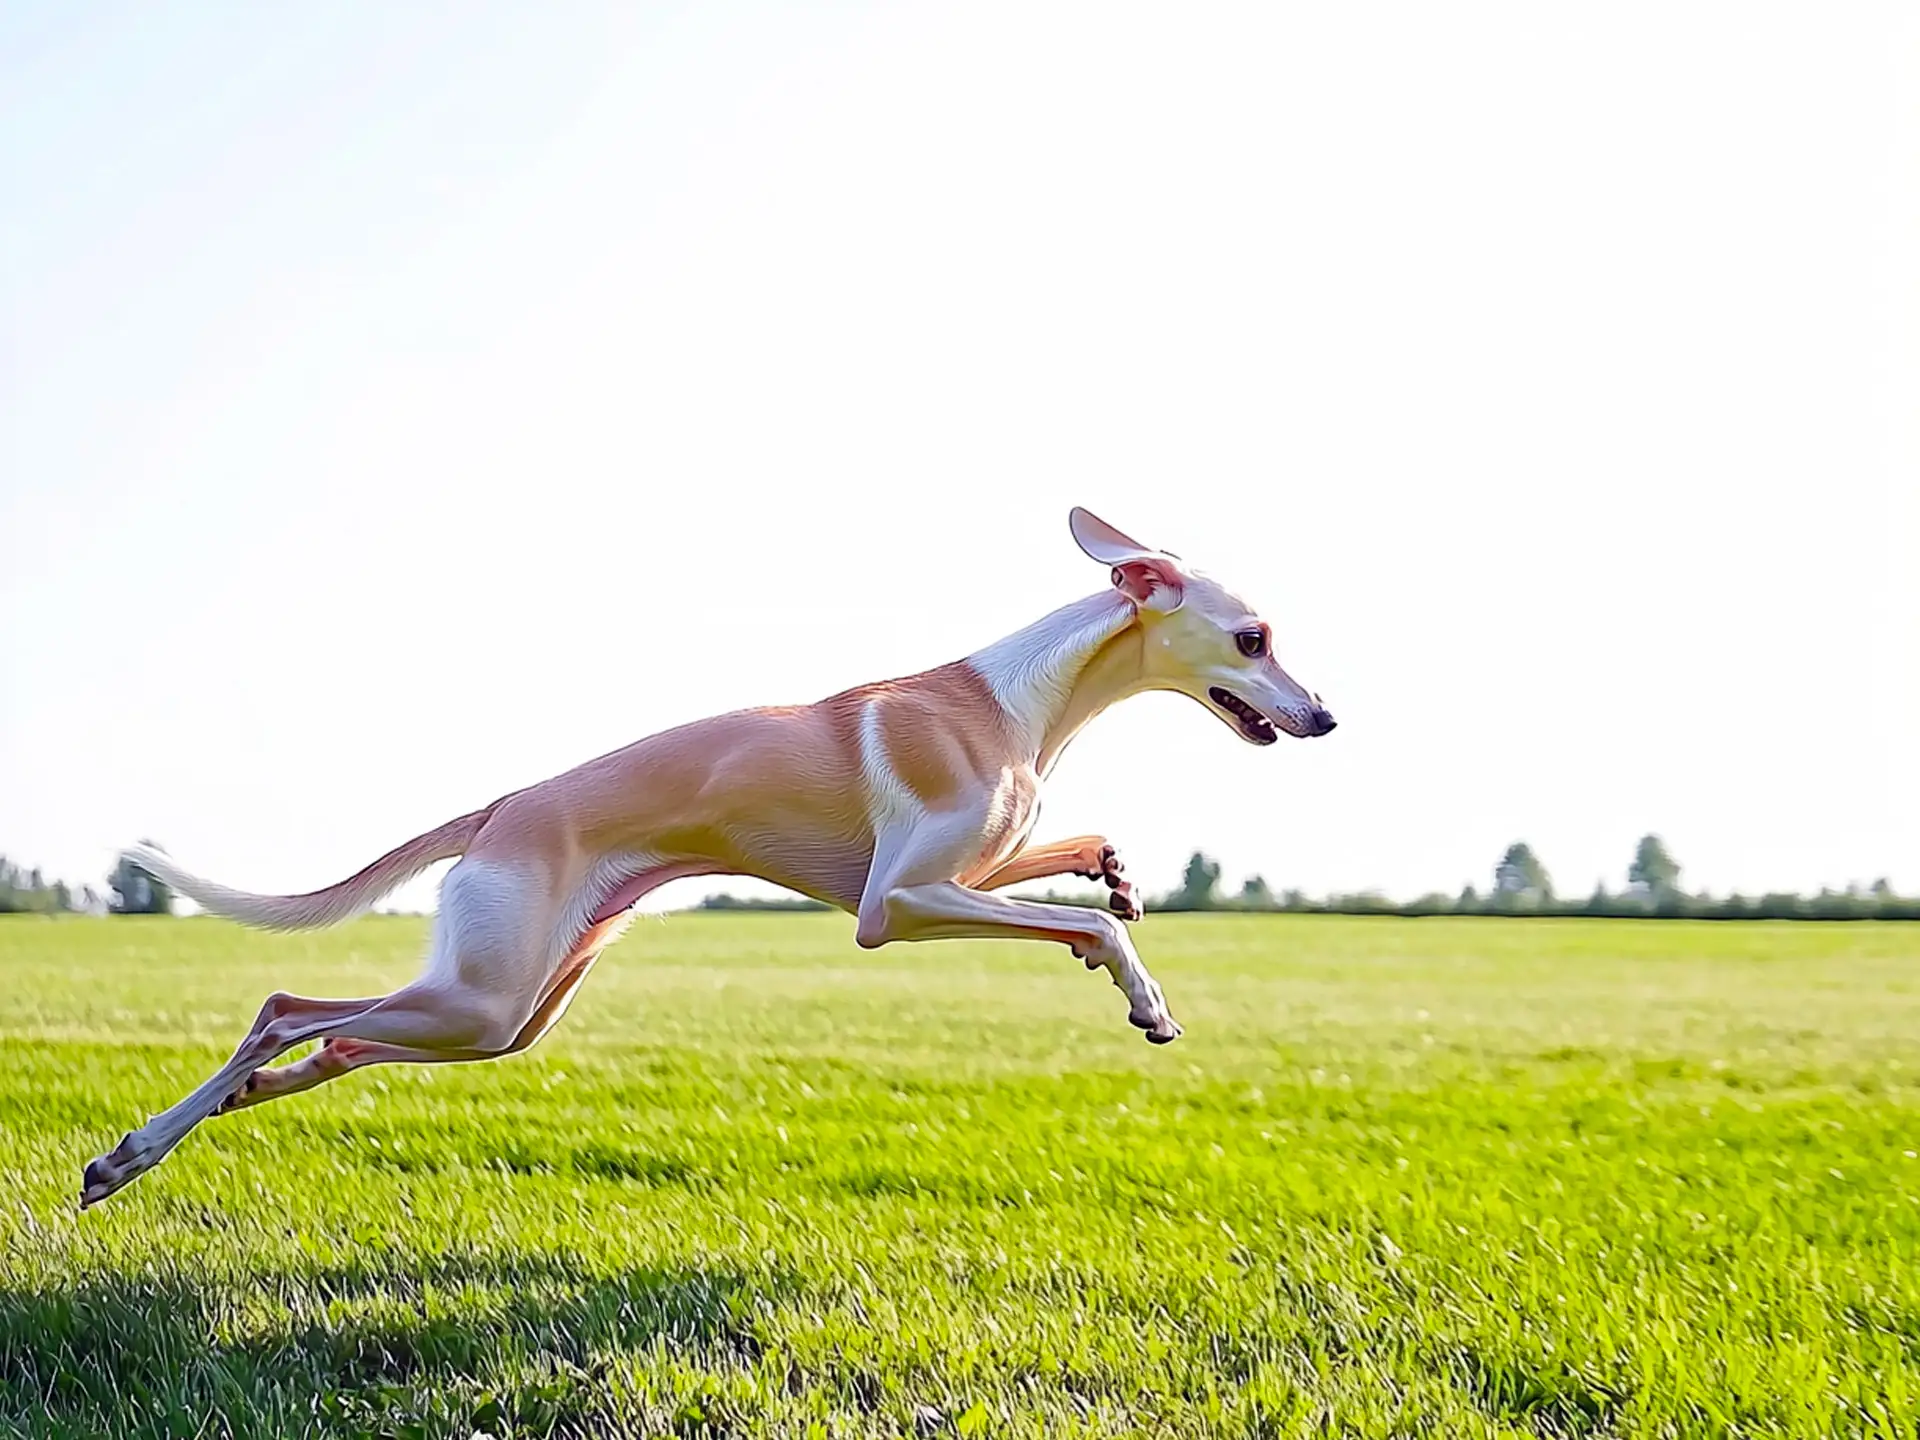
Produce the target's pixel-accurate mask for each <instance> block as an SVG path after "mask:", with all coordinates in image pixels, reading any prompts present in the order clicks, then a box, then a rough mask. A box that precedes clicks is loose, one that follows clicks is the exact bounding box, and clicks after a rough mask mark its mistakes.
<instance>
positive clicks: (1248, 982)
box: [0, 915, 1920, 1440]
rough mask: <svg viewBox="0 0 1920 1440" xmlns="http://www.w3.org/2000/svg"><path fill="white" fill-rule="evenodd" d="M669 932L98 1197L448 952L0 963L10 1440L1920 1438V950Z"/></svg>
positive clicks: (0, 1211)
mask: <svg viewBox="0 0 1920 1440" xmlns="http://www.w3.org/2000/svg"><path fill="white" fill-rule="evenodd" d="M1135 934H1136V936H1137V938H1138V939H1139V942H1140V944H1141V947H1142V949H1143V952H1144V954H1145V955H1146V958H1147V960H1148V963H1149V965H1150V966H1152V967H1153V969H1154V970H1155V971H1156V973H1157V974H1158V975H1159V977H1160V979H1161V981H1162V983H1163V984H1164V985H1165V986H1166V989H1167V992H1168V995H1169V998H1170V999H1171V1001H1172V1004H1173V1008H1174V1012H1175V1014H1176V1015H1178V1016H1179V1018H1180V1019H1181V1021H1182V1022H1183V1023H1184V1024H1185V1026H1186V1027H1187V1035H1186V1038H1185V1039H1183V1040H1182V1041H1181V1042H1180V1043H1179V1044H1177V1045H1174V1046H1171V1047H1168V1048H1165V1049H1157V1048H1154V1047H1151V1046H1149V1045H1147V1044H1145V1043H1144V1042H1143V1041H1142V1040H1141V1039H1140V1037H1139V1036H1138V1035H1137V1034H1136V1033H1135V1032H1134V1031H1132V1030H1131V1029H1129V1028H1128V1026H1127V1025H1126V1023H1125V1004H1124V1002H1123V1000H1122V999H1121V997H1120V996H1119V994H1118V992H1116V991H1114V990H1113V989H1111V988H1109V987H1108V986H1107V984H1106V983H1105V981H1104V979H1103V978H1100V977H1095V976H1090V975H1088V974H1086V973H1085V972H1084V971H1082V970H1081V968H1080V967H1079V966H1078V965H1077V964H1076V963H1075V962H1074V961H1072V960H1071V959H1070V958H1069V957H1066V956H1065V955H1063V954H1059V953H1056V952H1053V951H1051V950H1049V949H1045V948H1040V947H1022V946H1015V945H987V944H978V945H973V944H942V945H923V946H896V947H893V948H890V949H886V950H882V951H879V952H875V953H872V954H867V953H863V952H861V951H859V950H857V949H856V948H855V947H854V946H853V944H852V943H851V927H850V922H848V921H846V920H845V919H844V918H842V917H839V916H797V917H796V916H734V917H726V918H720V917H711V916H698V915H689V916H680V917H675V918H672V919H670V920H665V921H653V920H648V921H643V922H642V923H641V924H640V925H638V926H636V928H635V930H634V931H633V932H632V933H631V934H630V935H629V937H628V938H627V939H626V940H624V941H623V942H621V944H620V945H619V946H618V947H617V948H616V949H615V950H614V951H613V952H611V954H610V955H609V957H608V959H607V960H606V961H604V962H603V963H602V966H601V969H600V971H599V973H596V974H595V975H594V976H593V977H592V979H591V980H590V981H589V982H588V984H587V986H586V988H585V990H584V992H583V994H582V997H581V999H580V1002H579V1003H578V1004H577V1005H576V1006H575V1007H574V1010H573V1012H572V1013H571V1014H570V1015H569V1016H568V1018H567V1019H566V1021H565V1022H564V1023H563V1024H562V1026H561V1028H560V1029H559V1030H558V1031H557V1032H556V1033H555V1034H554V1035H553V1036H552V1037H550V1038H549V1040H548V1041H547V1042H545V1043H544V1044H543V1045H542V1046H541V1047H540V1048H539V1049H538V1050H536V1051H535V1052H533V1053H531V1054H529V1055H525V1056H521V1057H517V1058H514V1059H511V1060H507V1061H503V1062H500V1063H495V1064H482V1065H461V1066H444V1067H430V1068H420V1067H408V1068H400V1067H390V1068H386V1069H382V1070H373V1071H367V1072H363V1073H361V1074H359V1075H356V1076H353V1077H350V1078H349V1079H346V1080H344V1081H341V1082H339V1083H337V1084H335V1085H333V1086H331V1087H328V1088H326V1089H324V1090H321V1091H317V1092H314V1093H312V1094H308V1095H303V1096H299V1097H295V1098H292V1099H289V1100H285V1101H282V1102H277V1103H274V1104H270V1105H265V1106H262V1107H260V1108H258V1109H255V1110H250V1111H247V1112H245V1113H243V1114H241V1115H238V1116H234V1117H229V1118H226V1119H220V1120H215V1121H212V1122H210V1123H209V1124H207V1125H206V1126H205V1127H203V1128H202V1129H201V1130H200V1131H199V1132H197V1133H196V1134H194V1135H193V1136H191V1137H190V1138H189V1139H188V1140H187V1142H186V1143H185V1144H184V1145H183V1146H182V1147H181V1148H180V1150H178V1151H177V1152H176V1153H175V1154H174V1156H173V1157H172V1158H171V1159H170V1160H168V1161H167V1162H166V1164H164V1165H163V1166H162V1167H160V1169H158V1170H157V1171H155V1172H154V1173H153V1174H151V1175H149V1176H148V1177H147V1178H146V1179H144V1180H143V1181H141V1182H140V1183H139V1184H137V1185H135V1186H134V1187H132V1188H131V1189H129V1190H127V1191H125V1192H123V1193H122V1194H120V1195H119V1196H116V1197H115V1198H114V1199H113V1200H111V1201H109V1202H108V1203H107V1204H106V1205H104V1206H102V1207H101V1208H99V1209H97V1210H94V1211H92V1212H89V1213H88V1214H86V1215H84V1216H83V1215H79V1214H77V1213H76V1212H75V1208H74V1194H75V1191H76V1189H77V1184H78V1180H79V1174H80V1168H81V1166H82V1164H83V1163H84V1161H85V1160H86V1159H87V1158H88V1157H90V1156H91V1155H93V1154H94V1153H95V1152H96V1151H98V1150H101V1149H104V1148H106V1147H107V1146H108V1145H110V1144H111V1143H112V1142H113V1141H115V1140H117V1139H118V1138H119V1136H120V1134H121V1132H122V1131H123V1130H125V1129H127V1128H129V1126H131V1125H133V1124H136V1123H138V1122H139V1121H140V1120H141V1119H142V1118H143V1117H144V1116H145V1115H146V1114H147V1113H148V1112H149V1111H152V1110H157V1109H160V1108H162V1107H163V1106H164V1105H166V1104H169V1103H171V1102H172V1101H173V1100H174V1099H176V1098H178V1096H179V1095H180V1094H182V1093H184V1092H185V1091H186V1090H187V1089H188V1088H190V1087H191V1086H192V1085H193V1084H194V1083H196V1082H197V1081H198V1080H200V1079H201V1078H203V1077H204V1075H205V1074H206V1073H207V1072H208V1071H210V1070H211V1069H212V1068H213V1066H214V1065H215V1064H217V1063H218V1061H219V1060H221V1059H222V1058H224V1056H225V1054H226V1052H227V1051H228V1050H229V1049H230V1048H231V1046H232V1044H233V1042H234V1040H235V1039H236V1038H237V1036H238V1035H239V1033H240V1032H241V1030H242V1029H244V1027H245V1026H246V1024H247V1023H248V1021H249V1020H250V1019H251V1018H252V1015H253V1013H254V1010H255V1009H256V1008H257V1006H258V1004H259V1001H260V1000H261V998H262V997H263V996H264V995H265V994H266V993H267V991H269V990H270V989H273V988H276V987H284V988H288V989H292V990H297V991H301V992H304V993H310V994H356V993H369V992H378V991H380V990H383V989H385V988H388V987H390V986H391V985H393V984H394V983H396V982H398V981H399V980H401V979H403V978H405V977H406V976H407V975H409V974H410V973H411V968H412V966H413V963H414V961H415V959H416V957H417V956H418V954H419V953H420V951H421V948H422V939H423V927H422V925H421V923H420V922H418V921H411V920H401V919H374V920H367V921H363V922H360V923H357V924H355V925H352V926H349V927H347V928H345V929H342V930H339V931H336V932H331V933H326V934H322V935H318V936H302V937H286V938H276V937H264V936H259V935H254V934H250V933H246V932H243V931H241V930H238V929H236V928H232V927H229V926H227V925H224V924H220V923H216V922H213V921H204V920H194V921H143V920H99V921H88V920H61V921H40V920H18V921H9V922H4V923H0V1136H3V1137H4V1145H0V1432H9V1431H20V1432H23V1433H28V1434H67V1435H99V1434H108V1435H114V1436H140V1435H200V1436H222V1435H235V1436H284V1435H331V1434H341V1435H359V1434H383V1435H408V1436H410V1435H422V1436H438V1435H449V1436H459V1437H463V1440H465V1437H469V1436H472V1435H474V1434H475V1433H476V1432H479V1433H481V1434H486V1435H491V1436H495V1437H507V1436H520V1435H546V1434H563V1435H603V1434H604V1435H624V1434H633V1435H654V1434H675V1435H714V1436H719V1435H778V1436H839V1435H916V1434H953V1433H958V1434H962V1435H1002V1434H1005V1435H1042V1434H1044V1435H1049V1436H1054V1435H1074V1434H1086V1435H1106V1434H1152V1435H1234V1436H1239V1435H1307V1434H1311V1435H1366V1436H1372V1435H1398V1434H1431V1435H1441V1436H1475V1435H1814V1434H1829V1433H1832V1434H1863V1435H1885V1436H1894V1435H1900V1436H1912V1435H1913V1434H1914V1433H1915V1430H1916V1424H1920V1270H1917V1269H1916V1266H1915V1263H1914V1262H1915V1259H1916V1255H1915V1250H1916V1240H1917V1239H1920V1158H1916V1154H1915V1152H1916V1150H1917V1149H1920V1123H1917V1122H1920V1112H1917V1111H1916V1104H1915V1102H1916V1098H1920V1088H1917V1082H1920V1069H1917V1068H1916V1067H1920V1055H1917V1054H1916V1047H1915V1041H1916V1039H1920V985H1917V984H1916V981H1920V927H1915V926H1904V927H1903V926H1892V925H1888V926H1881V925H1868V924H1856V925H1826V926H1822V925H1778V926H1762V925H1751V926H1749V925H1732V924H1723V925H1711V924H1687V923H1680V922H1671V923H1647V924H1640V923H1633V922H1621V921H1614V922H1600V923H1591V922H1578V921H1541V922H1530V921H1521V920H1504V921H1500V920H1489V921H1459V920H1428V921H1406V920H1364V919H1344V920H1343V919H1333V918H1311V917H1254V916H1179V917H1157V918H1149V920H1148V921H1147V922H1146V923H1145V924H1144V925H1142V926H1141V927H1139V928H1138V929H1137V930H1136V931H1135Z"/></svg>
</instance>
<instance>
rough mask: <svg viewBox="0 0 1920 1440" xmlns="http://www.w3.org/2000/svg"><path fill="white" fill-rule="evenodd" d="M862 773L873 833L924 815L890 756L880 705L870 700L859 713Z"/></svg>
mask: <svg viewBox="0 0 1920 1440" xmlns="http://www.w3.org/2000/svg"><path fill="white" fill-rule="evenodd" d="M860 774H861V777H862V778H863V779H864V780H865V781H866V783H867V813H868V815H869V817H870V818H871V819H872V821H873V829H874V833H875V834H876V835H877V834H880V833H882V832H884V831H887V830H890V829H893V828H894V827H896V826H903V825H910V824H912V823H913V821H914V820H915V819H916V818H918V817H919V816H920V815H921V814H923V813H924V811H925V807H924V806H922V805H921V803H920V801H919V799H918V798H917V797H916V796H915V795H914V793H913V792H912V791H911V790H909V789H908V788H907V787H906V784H905V783H904V782H903V781H902V780H901V779H900V775H899V772H898V771H896V770H895V769H894V768H893V759H892V757H891V756H889V755H888V754H887V737H886V736H885V735H884V734H883V733H882V732H881V729H880V702H879V701H877V700H869V701H868V702H867V705H866V708H865V709H864V710H862V711H861V712H860Z"/></svg>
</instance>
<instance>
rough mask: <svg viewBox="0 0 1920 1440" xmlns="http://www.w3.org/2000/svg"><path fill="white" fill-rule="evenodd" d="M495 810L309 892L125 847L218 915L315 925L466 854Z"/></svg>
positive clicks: (452, 823) (345, 915) (292, 926)
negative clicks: (235, 883) (264, 887)
mask: <svg viewBox="0 0 1920 1440" xmlns="http://www.w3.org/2000/svg"><path fill="white" fill-rule="evenodd" d="M492 813H493V807H492V806H491V805H489V806H488V807H487V808H486V809H485V810H476V811H474V812H473V813H472V814H471V815H462V816H461V817H460V818H459V819H458V820H449V821H448V822H447V823H446V824H444V825H442V826H441V827H440V828H439V829H437V830H429V831H428V832H427V833H426V834H424V835H416V836H414V837H413V839H411V840H409V841H407V843H406V844H404V845H402V846H399V847H398V848H397V849H393V850H389V851H388V852H387V853H386V854H384V855H382V856H381V857H380V858H379V859H378V860H376V861H374V862H373V863H372V864H371V865H369V866H367V867H366V868H365V869H364V870H362V871H360V872H359V873H358V874H356V875H353V876H351V877H349V878H348V879H345V880H342V881H341V882H340V883H339V884H338V885H329V886H328V887H327V888H326V889H324V890H314V891H310V892H309V893H307V894H305V895H254V894H251V893H249V892H248V891H245V890H232V889H229V888H228V887H227V886H225V885H216V884H215V883H214V882H213V881H211V880H202V879H201V878H200V877H199V876H198V875H193V874H189V873H188V872H187V871H185V870H182V869H181V868H180V867H179V866H178V865H177V864H175V863H174V861H173V857H172V856H170V855H168V854H167V853H166V852H165V851H162V850H156V849H154V848H153V847H152V846H151V845H135V846H133V847H132V848H130V849H127V850H123V851H121V852H120V853H121V854H122V856H124V857H125V858H126V859H128V860H131V861H132V862H133V863H134V864H135V865H138V866H139V867H140V868H141V869H142V870H145V871H146V872H147V873H148V874H149V875H152V876H153V877H154V878H155V879H157V880H161V881H164V882H165V883H166V884H168V885H170V886H172V887H173V888H174V889H175V890H178V891H179V892H180V893H181V894H182V895H185V896H186V897H187V898H188V899H189V900H192V901H193V902H194V903H195V904H197V905H199V906H200V907H201V908H202V909H204V910H210V911H212V912H213V913H214V914H215V915H224V916H226V917H227V918H228V919H230V920H239V921H242V922H243V923H245V924H248V925H255V926H258V927H259V928H260V929H262V930H315V929H318V928H319V927H320V926H322V925H336V924H338V923H339V922H340V921H342V920H346V919H350V918H351V917H353V916H355V915H358V914H360V913H361V912H362V911H363V910H365V909H367V908H368V907H369V906H371V905H372V904H373V902H374V901H376V900H378V899H379V898H380V897H381V896H382V895H385V894H387V893H388V892H389V891H391V890H394V889H396V888H397V887H399V886H400V885H401V884H403V883H405V882H406V881H408V880H411V879H412V878H413V877H414V876H416V875H418V874H419V873H420V872H421V871H422V870H425V869H426V868H427V867H428V866H429V865H432V864H434V863H436V862H437V861H441V860H451V859H452V858H453V857H454V856H456V855H464V854H465V853H466V850H467V846H469V845H471V844H472V843H473V837H474V836H476V835H478V834H479V833H480V827H481V826H482V825H485V824H486V823H487V817H488V816H490V815H491V814H492Z"/></svg>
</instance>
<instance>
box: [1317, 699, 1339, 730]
mask: <svg viewBox="0 0 1920 1440" xmlns="http://www.w3.org/2000/svg"><path fill="white" fill-rule="evenodd" d="M1337 723H1338V722H1337V721H1335V720H1334V718H1333V712H1332V711H1331V710H1329V709H1327V707H1326V706H1324V705H1316V706H1314V707H1313V733H1314V734H1316V735H1324V734H1326V733H1327V732H1328V731H1329V730H1331V729H1333V727H1334V725H1335V724H1337Z"/></svg>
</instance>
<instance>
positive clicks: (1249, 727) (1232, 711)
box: [1207, 685, 1293, 745]
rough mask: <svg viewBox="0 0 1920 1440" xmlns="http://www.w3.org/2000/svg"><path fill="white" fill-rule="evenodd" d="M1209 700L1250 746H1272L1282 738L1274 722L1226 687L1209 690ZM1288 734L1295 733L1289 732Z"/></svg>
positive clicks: (1215, 687) (1213, 687) (1214, 687)
mask: <svg viewBox="0 0 1920 1440" xmlns="http://www.w3.org/2000/svg"><path fill="white" fill-rule="evenodd" d="M1207 698H1208V699H1209V700H1211V701H1212V702H1213V703H1214V706H1215V707H1216V708H1217V709H1218V710H1219V711H1220V713H1221V714H1222V716H1224V717H1225V719H1226V720H1227V723H1228V724H1230V725H1232V726H1233V728H1234V729H1236V730H1238V731H1239V732H1240V738H1241V739H1242V740H1245V741H1246V742H1247V743H1248V744H1249V745H1271V744H1273V742H1274V741H1276V740H1278V739H1279V738H1280V732H1279V731H1278V730H1277V729H1275V728H1274V724H1273V721H1271V720H1269V719H1268V718H1267V717H1266V716H1265V715H1263V714H1261V713H1260V711H1259V710H1257V709H1255V708H1254V707H1253V706H1252V705H1251V704H1249V703H1248V702H1247V701H1245V700H1242V699H1241V698H1240V697H1239V696H1238V695H1236V694H1234V693H1233V691H1231V690H1229V689H1227V688H1226V687H1225V686H1224V685H1214V686H1211V687H1210V688H1209V689H1208V690H1207ZM1288 733H1289V734H1291V733H1293V732H1292V731H1291V730H1289V732H1288Z"/></svg>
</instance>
